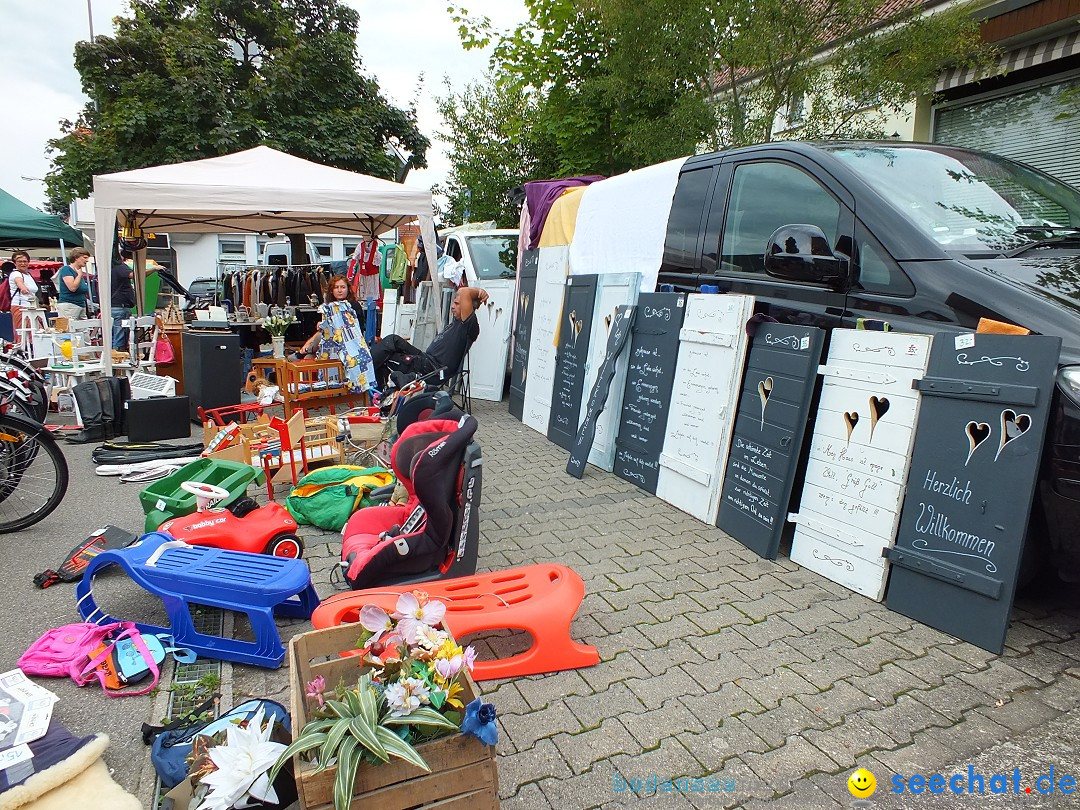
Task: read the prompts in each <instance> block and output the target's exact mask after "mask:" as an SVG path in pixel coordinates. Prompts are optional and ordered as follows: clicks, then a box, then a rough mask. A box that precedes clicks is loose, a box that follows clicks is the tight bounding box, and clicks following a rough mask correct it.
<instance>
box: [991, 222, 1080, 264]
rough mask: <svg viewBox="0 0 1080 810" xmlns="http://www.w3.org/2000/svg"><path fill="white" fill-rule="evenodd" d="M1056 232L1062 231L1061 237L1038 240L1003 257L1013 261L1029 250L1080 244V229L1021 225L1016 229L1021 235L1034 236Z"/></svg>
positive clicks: (1008, 252) (1010, 251) (1006, 252)
mask: <svg viewBox="0 0 1080 810" xmlns="http://www.w3.org/2000/svg"><path fill="white" fill-rule="evenodd" d="M1055 231H1061V232H1062V234H1061V235H1060V236H1051V237H1050V238H1048V239H1036V240H1035V241H1034V242H1029V243H1028V244H1026V245H1023V246H1021V247H1018V248H1013V249H1012V250H1007V251H1004V252H1003V253H1002V254H1001V255H1002V256H1004V257H1005V258H1006V259H1012V258H1015V257H1016V256H1020V255H1021V254H1024V253H1027V252H1028V251H1029V250H1033V249H1035V248H1040V247H1053V246H1054V245H1065V244H1069V243H1070V242H1075V243H1077V244H1080V228H1061V227H1057V226H1046V227H1044V226H1041V225H1021V226H1019V227H1018V228H1017V229H1016V232H1017V233H1019V234H1025V235H1027V234H1032V233H1047V232H1050V233H1053V232H1055Z"/></svg>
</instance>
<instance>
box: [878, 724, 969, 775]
mask: <svg viewBox="0 0 1080 810" xmlns="http://www.w3.org/2000/svg"><path fill="white" fill-rule="evenodd" d="M957 758H958V756H957V753H956V752H955V751H953V750H952V749H951V748H949V747H948V746H946V745H943V744H942V743H941V741H940V740H939V739H938V729H932V730H930V731H922V732H919V733H918V734H916V735H915V738H914V740H913V742H912V743H911V745H904V746H901V747H900V748H896V749H894V750H892V751H884V750H881V751H875V752H874V753H872V754H870V755H869V757H868V758H867V759H866V760H865V761H863V762H861V763H860V764H861V765H862V766H863V767H865V768H868V769H869V770H870V772H871V773H873V774H874V776H875V777H877V778H878V782H879V784H880V783H881V782H882V781H883V777H882V776H881V773H882V772H884V773H886V774H894V773H896V774H905V775H911V774H913V773H923V774H926V773H937V772H938V771H940V770H941V769H942V768H944V767H945V766H946V765H948V764H949V763H950V762H953V761H955V760H956V759H957ZM873 762H877V763H879V764H878V765H873V764H872V763H873ZM879 769H880V770H879Z"/></svg>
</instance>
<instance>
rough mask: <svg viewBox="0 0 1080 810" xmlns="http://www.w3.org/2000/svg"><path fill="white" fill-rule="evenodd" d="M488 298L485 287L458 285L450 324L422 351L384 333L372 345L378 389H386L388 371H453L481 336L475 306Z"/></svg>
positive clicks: (408, 372) (403, 372) (400, 338)
mask: <svg viewBox="0 0 1080 810" xmlns="http://www.w3.org/2000/svg"><path fill="white" fill-rule="evenodd" d="M487 300H488V294H487V291H486V290H481V289H478V288H476V287H461V288H460V289H459V290H458V291H457V295H455V296H454V302H453V303H452V304H451V305H450V314H451V315H452V316H453V318H452V319H451V321H450V323H449V324H447V326H446V328H445V329H443V330H442V331H441V332H439V334H437V335H436V336H435V339H434V340H432V341H431V344H430V345H429V346H428V347H427V351H426V352H425V351H421V350H420V349H418V348H416V347H415V346H413V345H412V344H411V343H409V341H407V340H405V339H404V338H403V337H401V336H400V335H387V336H386V337H384V338H383V339H382V340H380V341H379V342H378V343H376V344H375V345H374V346H372V347H371V361H372V363H374V365H375V378H376V380H377V381H378V384H379V388H381V389H383V390H386V381H387V379H388V378H389V377H390V375H391V373H398V374H402V375H410V374H418V375H421V376H422V375H424V374H430V373H431V372H433V371H436V370H438V369H440V368H444V369H446V370H447V371H448V372H449V373H450V374H455V373H456V372H457V371H458V370H459V369H460V368H461V364H462V362H463V361H464V360H465V354H466V353H467V352H468V351H469V347H470V346H472V345H473V342H474V341H475V340H476V338H477V337H478V336H479V335H480V324H479V322H478V321H477V320H476V307H477V306H479V305H480V304H483V303H485V302H486V301H487Z"/></svg>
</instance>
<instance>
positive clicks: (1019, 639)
mask: <svg viewBox="0 0 1080 810" xmlns="http://www.w3.org/2000/svg"><path fill="white" fill-rule="evenodd" d="M1062 640H1063V639H1062V637H1061V636H1059V635H1057V634H1054V633H1048V632H1047V631H1045V630H1043V629H1041V628H1039V627H1033V626H1032V625H1030V624H1028V623H1027V622H1015V621H1014V622H1011V623H1010V624H1009V630H1008V632H1007V633H1006V634H1005V654H1006V655H1008V654H1009V652H1019V653H1026V652H1028V651H1029V650H1031V648H1032V647H1034V646H1035V645H1036V644H1042V643H1044V642H1047V641H1062Z"/></svg>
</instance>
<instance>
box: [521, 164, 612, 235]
mask: <svg viewBox="0 0 1080 810" xmlns="http://www.w3.org/2000/svg"><path fill="white" fill-rule="evenodd" d="M603 179H605V178H604V176H603V175H600V174H590V175H587V176H584V177H566V178H564V179H562V180H534V181H533V182H531V183H526V184H525V201H526V203H527V204H528V206H529V244H528V245H527V246H526V248H525V249H526V250H532V249H533V248H535V247H536V246H537V245H538V244H539V243H540V234H541V233H543V231H544V223H545V222H547V215H548V212H549V211H550V210H551V206H552V205H554V203H555V201H556V200H557V199H559V197H561V196H562V193H563V192H564V191H566V189H568V188H574V187H575V186H587V185H589V184H590V183H595V182H596V181H597V180H603Z"/></svg>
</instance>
